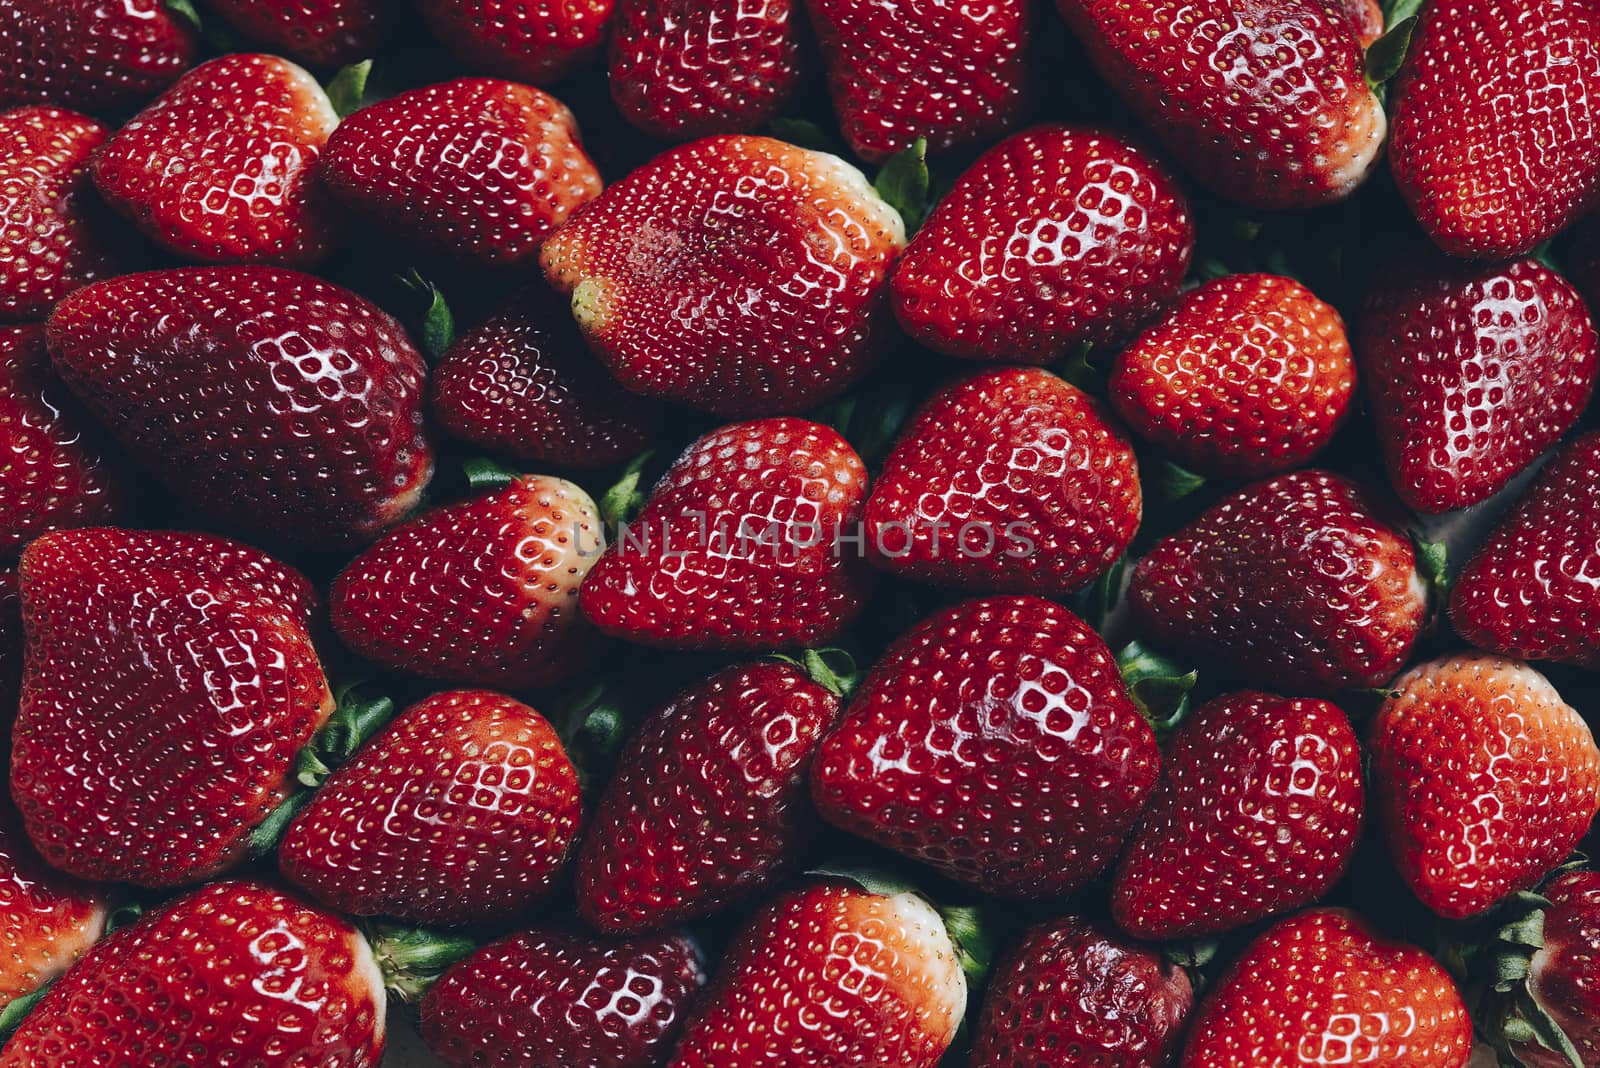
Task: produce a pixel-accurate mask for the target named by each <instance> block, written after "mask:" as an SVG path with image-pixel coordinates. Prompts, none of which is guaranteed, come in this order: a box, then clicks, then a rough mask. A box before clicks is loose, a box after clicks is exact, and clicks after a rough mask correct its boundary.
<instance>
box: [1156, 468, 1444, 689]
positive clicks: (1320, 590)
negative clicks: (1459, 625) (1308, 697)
mask: <svg viewBox="0 0 1600 1068" xmlns="http://www.w3.org/2000/svg"><path fill="white" fill-rule="evenodd" d="M1427 602H1428V594H1427V588H1426V585H1425V584H1424V582H1423V581H1422V578H1421V577H1420V576H1419V575H1418V573H1417V569H1416V553H1415V551H1414V550H1413V548H1412V546H1411V543H1410V541H1409V540H1408V539H1407V538H1406V536H1405V535H1404V534H1402V533H1400V532H1399V531H1398V530H1397V529H1396V528H1395V527H1394V526H1393V525H1392V523H1391V521H1390V519H1389V517H1388V509H1386V508H1385V507H1383V505H1382V504H1381V503H1380V502H1379V501H1378V499H1377V498H1375V497H1374V496H1373V495H1371V494H1370V493H1368V492H1367V491H1366V490H1365V489H1363V488H1362V487H1360V486H1358V485H1356V484H1355V483H1353V482H1351V481H1349V480H1348V479H1346V478H1344V477H1343V476H1340V475H1335V474H1331V473H1329V472H1326V471H1315V470H1308V471H1299V472H1296V473H1294V474H1289V475H1280V476H1278V477H1277V478H1274V479H1269V480H1267V481H1265V482H1258V483H1255V484H1253V485H1250V486H1247V487H1245V488H1244V489H1242V490H1240V491H1239V492H1238V493H1235V494H1233V495H1232V496H1230V497H1228V498H1226V499H1224V500H1223V501H1222V502H1220V503H1219V504H1217V505H1216V506H1214V507H1213V508H1211V509H1210V510H1208V511H1207V512H1205V513H1204V514H1203V515H1201V516H1200V518H1198V519H1196V520H1195V521H1194V522H1193V523H1190V524H1189V525H1188V526H1186V527H1184V528H1182V529H1181V530H1179V531H1177V532H1175V533H1174V534H1171V535H1169V536H1168V537H1167V538H1165V539H1163V540H1162V541H1161V542H1160V543H1158V544H1157V545H1156V547H1155V548H1154V549H1152V550H1151V551H1150V552H1149V553H1148V554H1147V555H1146V556H1145V557H1144V558H1143V559H1142V560H1140V561H1139V564H1138V566H1137V567H1136V568H1135V569H1134V573H1133V579H1132V582H1131V584H1130V585H1129V587H1128V604H1129V607H1130V609H1131V610H1132V613H1133V618H1134V620H1135V622H1136V624H1137V625H1138V626H1139V628H1140V629H1141V631H1142V632H1143V633H1144V634H1145V635H1146V636H1148V637H1149V638H1151V639H1153V640H1155V641H1156V642H1157V643H1158V644H1162V645H1166V646H1170V647H1172V648H1173V649H1175V650H1178V651H1181V652H1182V653H1183V654H1184V655H1185V656H1186V657H1188V658H1189V659H1191V660H1194V661H1196V662H1199V661H1206V662H1208V663H1210V664H1212V665H1214V666H1215V667H1218V668H1222V669H1224V670H1225V671H1227V672H1228V673H1229V674H1231V675H1236V676H1237V677H1239V678H1242V679H1245V680H1247V681H1249V682H1252V683H1254V684H1256V685H1259V686H1265V687H1270V688H1272V689H1278V690H1285V691H1288V692H1296V691H1299V692H1314V693H1323V692H1328V691H1332V690H1337V689H1342V688H1344V687H1347V686H1377V685H1380V684H1381V683H1383V682H1385V681H1387V680H1388V679H1390V678H1391V677H1393V676H1394V675H1395V673H1396V672H1398V671H1399V670H1400V669H1401V668H1402V667H1403V666H1405V663H1406V660H1407V659H1408V658H1409V656H1410V653H1411V647H1412V645H1413V643H1414V642H1415V641H1416V638H1417V634H1418V633H1419V631H1420V630H1421V629H1422V624H1423V622H1424V618H1425V616H1426V613H1427Z"/></svg>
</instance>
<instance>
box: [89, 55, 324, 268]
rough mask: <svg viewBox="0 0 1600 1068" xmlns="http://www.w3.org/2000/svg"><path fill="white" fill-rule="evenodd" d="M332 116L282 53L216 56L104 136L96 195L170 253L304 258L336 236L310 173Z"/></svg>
mask: <svg viewBox="0 0 1600 1068" xmlns="http://www.w3.org/2000/svg"><path fill="white" fill-rule="evenodd" d="M338 122H339V116H338V115H337V114H335V113H334V110H333V105H332V104H330V103H329V102H328V97H327V94H326V93H324V92H323V91H322V87H321V86H320V85H318V84H317V80H316V79H315V78H313V77H312V76H311V75H309V74H307V73H306V72H305V71H304V70H302V69H300V68H299V67H297V66H295V65H294V64H293V63H290V62H289V61H288V60H286V59H279V58H277V57H276V56H261V55H232V56H223V57H221V58H220V59H213V60H212V61H211V62H209V63H206V64H203V65H202V66H199V67H196V68H195V69H194V70H192V71H190V72H189V73H188V74H185V75H184V76H183V78H182V79H180V80H179V81H178V83H177V84H176V85H174V86H173V87H172V88H171V89H169V90H167V92H166V93H164V94H163V95H162V96H161V98H160V99H159V100H157V101H156V102H155V103H153V104H151V105H150V106H149V107H147V108H145V109H144V110H143V111H141V112H139V114H138V115H136V116H134V118H133V120H132V121H131V122H129V123H128V124H127V125H126V126H124V127H123V128H122V129H120V130H118V131H117V132H116V133H115V134H113V135H112V136H111V139H110V140H109V141H107V142H106V143H105V145H104V147H102V148H101V149H100V151H99V153H98V154H97V155H96V156H95V158H94V162H93V165H92V168H91V171H92V173H93V175H94V184H95V186H96V188H98V189H99V190H100V194H101V195H102V196H103V197H105V199H106V200H107V202H109V203H110V204H111V206H112V207H114V208H116V209H117V210H118V211H120V212H121V213H122V214H123V215H126V216H127V217H128V218H129V219H131V220H132V221H133V223H134V224H135V225H136V226H138V227H139V229H140V230H142V231H143V232H144V233H145V235H146V236H147V237H149V238H150V239H151V240H152V241H155V242H156V243H157V244H159V245H161V246H162V247H163V248H165V249H167V250H168V251H170V252H172V253H174V254H175V255H178V256H182V257H184V258H185V259H190V260H197V261H201V262H213V263H227V262H240V261H245V262H262V263H279V264H288V265H293V266H305V265H308V264H312V263H316V262H317V261H318V260H320V259H322V258H323V257H324V256H325V255H327V253H328V251H329V250H330V249H331V248H332V247H333V245H334V244H335V243H336V240H337V238H338V236H339V232H338V231H339V228H340V227H339V224H340V219H339V216H338V215H337V214H336V213H335V212H334V210H333V207H332V205H331V204H330V203H329V202H328V200H327V197H326V195H325V193H324V192H323V190H322V189H321V188H320V187H319V186H318V185H317V184H316V182H315V180H314V179H315V176H314V174H313V166H314V164H315V163H316V161H317V156H318V154H319V153H321V151H322V148H323V146H324V145H325V144H326V143H327V141H328V135H329V134H330V133H332V132H333V128H334V127H335V126H336V125H338Z"/></svg>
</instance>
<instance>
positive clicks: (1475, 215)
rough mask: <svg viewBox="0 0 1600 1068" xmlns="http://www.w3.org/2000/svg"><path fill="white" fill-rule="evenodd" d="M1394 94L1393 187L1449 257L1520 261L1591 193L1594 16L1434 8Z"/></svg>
mask: <svg viewBox="0 0 1600 1068" xmlns="http://www.w3.org/2000/svg"><path fill="white" fill-rule="evenodd" d="M1395 92H1396V104H1395V113H1394V132H1393V136H1392V137H1391V139H1390V144H1389V162H1390V167H1391V169H1392V170H1393V171H1394V177H1395V184H1396V185H1398V186H1399V187H1400V193H1401V195H1402V196H1403V197H1405V199H1406V201H1407V202H1408V203H1409V204H1410V205H1411V210H1412V211H1413V212H1414V213H1415V214H1416V217H1417V221H1418V222H1420V223H1421V224H1422V228H1423V230H1425V231H1426V232H1427V233H1428V236H1429V237H1431V238H1432V239H1433V240H1434V242H1435V243H1436V244H1438V245H1439V247H1440V248H1442V249H1444V250H1445V251H1446V252H1448V253H1450V254H1451V255H1455V256H1468V257H1481V258H1484V259H1509V258H1511V257H1513V256H1520V255H1523V254H1525V253H1527V252H1529V251H1531V250H1532V249H1533V248H1534V246H1535V245H1537V244H1539V243H1540V242H1541V241H1544V240H1546V239H1547V238H1549V237H1551V236H1552V235H1554V234H1556V233H1557V232H1559V231H1560V230H1562V229H1563V228H1565V227H1566V226H1567V225H1568V224H1569V223H1571V222H1572V221H1573V220H1574V219H1576V218H1577V217H1578V216H1579V215H1580V214H1581V213H1582V212H1583V211H1584V210H1585V208H1586V207H1588V206H1589V205H1590V204H1592V203H1594V200H1595V196H1596V193H1597V192H1600V116H1597V115H1596V113H1595V109H1594V107H1593V101H1594V100H1595V99H1596V98H1597V97H1600V9H1597V8H1596V7H1595V6H1594V4H1592V3H1590V2H1589V0H1556V2H1554V3H1550V4H1545V5H1541V6H1540V7H1539V8H1538V9H1537V10H1534V9H1531V8H1528V7H1526V6H1525V5H1523V4H1520V3H1517V2H1516V0H1441V2H1440V3H1436V4H1431V5H1429V6H1428V8H1427V10H1425V11H1424V12H1423V13H1422V17H1421V21H1420V22H1419V23H1418V25H1417V29H1416V31H1415V33H1414V35H1413V36H1412V39H1411V46H1410V49H1409V50H1408V52H1407V55H1406V62H1405V66H1404V67H1403V68H1402V69H1401V71H1400V76H1399V78H1398V79H1397V80H1396V82H1395Z"/></svg>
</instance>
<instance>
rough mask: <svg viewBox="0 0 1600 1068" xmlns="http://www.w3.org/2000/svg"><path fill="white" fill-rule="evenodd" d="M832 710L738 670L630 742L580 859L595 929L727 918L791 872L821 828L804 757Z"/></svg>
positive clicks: (811, 689) (780, 667)
mask: <svg viewBox="0 0 1600 1068" xmlns="http://www.w3.org/2000/svg"><path fill="white" fill-rule="evenodd" d="M838 714H839V700H838V698H837V697H835V696H834V695H833V694H832V693H830V692H828V691H827V690H825V689H823V688H822V687H821V686H819V685H817V684H816V683H814V682H812V681H810V680H809V679H807V678H806V677H805V676H804V675H802V674H801V673H800V672H799V671H796V670H795V669H794V668H792V667H789V666H788V665H786V664H778V663H771V662H766V663H755V664H746V665H742V666H735V667H730V668H726V669H724V670H722V671H719V672H718V673H717V674H715V675H713V676H711V677H710V678H708V679H705V680H704V681H702V682H699V683H697V684H695V685H693V686H691V687H689V688H688V689H687V690H685V691H683V692H682V693H680V694H678V695H677V697H675V698H673V700H672V701H670V702H669V703H668V704H667V705H666V707H664V708H662V709H661V710H660V711H658V712H656V713H655V714H654V715H653V716H651V717H650V718H649V719H648V720H647V721H646V722H645V724H644V726H642V727H641V728H640V729H639V730H638V731H637V732H636V733H635V734H634V736H633V737H632V739H631V740H630V741H629V742H628V744H627V747H626V748H625V749H624V750H623V753H622V756H621V759H620V760H619V762H618V766H617V771H616V774H615V775H614V776H613V777H612V779H611V781H610V783H609V784H608V785H607V786H606V789H605V793H604V794H603V795H602V796H601V798H600V803H599V805H598V806H597V808H596V810H595V815H594V819H593V820H592V821H591V823H590V825H589V829H588V833H587V834H586V835H585V837H584V841H583V849H582V851H581V852H580V853H579V855H578V871H577V885H578V912H579V914H580V915H582V916H583V918H584V920H585V921H587V922H588V923H589V925H590V926H592V927H594V928H595V929H596V930H599V931H603V932H606V933H607V934H626V933H633V932H638V931H650V930H657V929H660V928H663V927H667V926H670V925H672V924H675V923H681V922H684V921H686V920H693V919H699V918H700V917H702V916H709V915H712V914H713V913H717V912H721V911H722V910H723V909H725V908H727V907H729V906H730V905H733V904H736V903H738V902H741V901H743V900H745V899H748V898H751V897H755V896H756V895H758V894H760V893H761V892H762V891H765V890H768V889H770V888H771V887H772V886H774V885H776V884H777V883H778V882H779V881H780V880H781V879H782V878H783V877H784V876H785V875H787V874H789V873H790V872H791V871H793V870H794V866H795V862H796V860H797V859H798V855H799V852H800V847H801V846H802V844H803V843H804V842H805V840H806V839H807V838H808V837H809V832H810V831H811V829H812V824H813V823H814V822H815V816H814V813H813V812H812V810H811V803H810V799H809V797H808V795H807V791H806V775H807V772H808V771H809V770H810V767H811V758H812V754H813V753H815V751H816V747H817V743H818V742H819V741H821V739H822V735H823V732H824V731H826V730H827V729H828V727H829V726H830V725H832V723H833V721H834V719H835V718H836V717H837V716H838Z"/></svg>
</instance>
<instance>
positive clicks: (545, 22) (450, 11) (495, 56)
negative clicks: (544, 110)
mask: <svg viewBox="0 0 1600 1068" xmlns="http://www.w3.org/2000/svg"><path fill="white" fill-rule="evenodd" d="M612 3H613V0H416V4H417V10H418V11H419V12H421V13H422V18H423V21H424V22H426V23H427V26H428V29H429V30H430V31H432V33H433V36H434V37H436V38H438V40H439V41H441V42H442V43H443V44H444V46H445V47H446V48H448V49H450V51H451V52H453V53H455V55H456V58H458V59H460V60H461V61H462V62H463V63H466V64H467V65H469V66H471V67H474V68H477V69H479V70H483V71H486V72H487V73H489V74H495V75H498V76H500V77H502V78H510V79H512V80H513V81H519V82H532V83H534V84H535V85H545V84H547V83H549V82H553V81H555V80H556V79H558V78H561V77H562V76H564V75H566V74H569V73H571V72H572V71H573V70H575V69H577V68H578V67H579V66H581V65H583V64H584V63H586V62H587V61H588V60H589V59H590V58H592V57H593V56H594V55H595V54H596V53H597V52H598V51H599V50H600V43H601V41H602V40H603V39H604V37H605V32H606V23H607V21H608V20H609V19H610V18H611V5H612Z"/></svg>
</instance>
